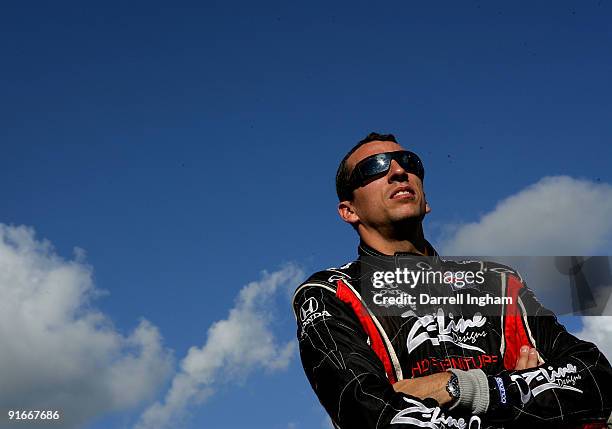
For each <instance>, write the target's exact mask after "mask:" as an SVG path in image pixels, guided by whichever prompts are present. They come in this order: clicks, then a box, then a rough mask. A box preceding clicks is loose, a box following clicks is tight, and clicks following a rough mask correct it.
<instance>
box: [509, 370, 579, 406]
mask: <svg viewBox="0 0 612 429" xmlns="http://www.w3.org/2000/svg"><path fill="white" fill-rule="evenodd" d="M510 378H511V379H512V381H515V382H516V381H518V380H519V379H521V378H523V379H524V380H525V382H527V388H526V389H525V388H522V387H521V383H516V385H517V386H518V387H519V391H520V393H521V402H523V404H526V403H527V402H528V401H529V400H530V399H531V396H532V395H533V396H534V397H535V396H538V395H539V394H540V393H542V392H545V391H547V390H550V389H563V390H572V391H574V392H578V393H582V390H580V389H577V388H576V387H574V386H575V385H576V381H578V380H581V379H582V377H581V376H580V374H578V371H577V370H576V367H575V366H574V365H572V364H571V363H568V364H567V365H566V366H562V367H559V368H557V370H556V371H554V370H553V367H552V366H549V367H548V370H547V369H546V368H538V369H536V370H534V371H529V372H525V373H523V374H513V375H511V376H510ZM534 381H535V382H536V383H537V382H542V381H544V383H542V384H539V385H537V386H531V383H532V382H534Z"/></svg>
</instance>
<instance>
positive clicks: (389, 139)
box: [336, 133, 430, 236]
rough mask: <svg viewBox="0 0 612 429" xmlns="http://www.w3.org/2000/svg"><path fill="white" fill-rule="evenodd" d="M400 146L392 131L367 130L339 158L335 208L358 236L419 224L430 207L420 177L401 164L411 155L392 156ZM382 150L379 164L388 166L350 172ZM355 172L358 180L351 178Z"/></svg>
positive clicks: (363, 164) (387, 231)
mask: <svg viewBox="0 0 612 429" xmlns="http://www.w3.org/2000/svg"><path fill="white" fill-rule="evenodd" d="M403 150H405V149H403V148H402V147H401V146H400V145H399V143H398V142H397V140H396V139H395V137H394V136H393V135H392V134H377V133H371V134H369V135H368V136H367V137H366V138H365V139H363V140H361V141H360V142H359V143H358V144H357V145H355V147H353V148H352V149H351V150H350V151H349V152H348V153H347V154H346V156H345V157H344V158H343V159H342V161H341V162H340V166H339V167H338V172H337V174H336V192H337V193H338V199H339V200H340V203H339V205H338V212H339V214H340V217H342V219H343V220H344V221H346V222H348V223H350V224H351V225H352V226H353V227H354V228H355V229H356V230H357V231H358V232H359V234H360V235H362V236H363V232H364V230H369V231H377V232H378V233H381V234H383V235H387V234H389V233H390V231H393V229H394V228H395V227H398V226H402V225H405V224H407V223H412V224H418V225H419V226H420V222H421V221H422V219H423V217H424V216H425V214H426V213H428V212H429V211H430V209H429V206H428V205H427V203H426V201H425V193H424V191H423V181H422V179H421V178H420V177H418V176H417V175H416V174H415V173H414V172H413V171H414V170H413V171H407V170H411V169H410V168H405V167H406V164H407V162H408V160H411V159H412V158H410V157H408V158H401V159H400V158H397V160H396V159H393V158H395V157H397V155H399V154H398V153H394V152H398V151H403ZM383 153H389V154H388V155H386V156H382V157H378V158H379V161H380V162H381V164H382V165H384V166H387V165H388V167H389V168H388V170H386V171H381V172H380V174H377V175H374V176H367V175H366V177H363V175H361V174H360V173H361V172H362V169H359V172H358V173H354V171H355V167H356V166H359V167H364V166H366V167H367V163H368V162H371V160H370V159H368V158H369V157H371V156H374V155H377V154H383ZM406 156H408V155H406ZM380 158H382V159H380ZM364 160H366V161H364ZM362 161H363V162H362ZM398 161H400V162H398ZM360 163H361V164H360ZM400 164H404V167H402V165H400ZM356 176H357V177H359V178H360V179H362V180H353V179H355V177H356Z"/></svg>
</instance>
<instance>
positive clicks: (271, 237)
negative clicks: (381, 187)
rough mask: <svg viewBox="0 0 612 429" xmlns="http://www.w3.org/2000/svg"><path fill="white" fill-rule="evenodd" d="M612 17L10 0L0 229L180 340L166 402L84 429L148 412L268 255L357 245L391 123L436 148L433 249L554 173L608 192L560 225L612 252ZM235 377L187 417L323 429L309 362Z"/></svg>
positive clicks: (396, 5)
mask: <svg viewBox="0 0 612 429" xmlns="http://www.w3.org/2000/svg"><path fill="white" fill-rule="evenodd" d="M611 13H612V3H611V2H610V1H607V0H600V1H597V2H596V1H593V2H582V3H577V2H568V1H557V2H540V3H538V4H536V5H534V4H533V3H532V2H526V1H524V2H513V4H509V3H507V2H478V1H466V2H428V3H425V2H420V3H417V2H400V1H392V2H385V3H384V4H375V3H373V2H338V3H334V4H327V2H326V3H323V2H308V3H300V4H295V3H286V2H265V3H261V2H258V3H253V2H237V1H233V2H223V3H222V2H205V3H200V2H193V3H189V2H181V3H174V4H173V5H172V6H170V5H169V4H167V3H161V2H146V3H145V2H130V3H129V4H126V3H124V2H122V3H120V2H105V3H104V4H97V5H91V6H84V4H83V3H81V2H61V3H53V4H51V3H43V2H40V3H39V4H32V3H30V4H28V5H27V6H24V5H21V4H17V3H14V4H10V5H8V4H7V5H5V6H4V8H3V12H2V14H1V16H0V32H1V33H2V37H1V38H0V40H1V41H0V44H1V46H2V52H3V55H2V67H1V69H0V76H1V77H2V79H0V94H1V98H2V101H3V102H2V103H1V104H0V124H1V126H0V148H1V150H2V153H1V154H2V156H0V194H1V195H2V196H3V198H2V204H1V205H0V222H1V223H3V224H5V225H14V226H17V225H26V226H28V227H31V228H33V229H34V230H35V231H36V240H43V239H47V240H49V241H50V242H51V243H52V244H53V246H54V248H55V250H54V251H50V250H45V252H46V253H45V255H47V256H48V255H51V254H54V253H53V252H55V254H57V255H60V256H61V257H62V258H64V259H65V260H66V261H70V260H73V258H74V256H73V249H74V247H78V248H80V249H83V250H84V251H85V253H86V256H85V257H84V259H80V260H79V261H81V262H79V263H82V264H85V265H86V266H89V267H90V268H91V269H92V282H93V284H94V285H95V289H96V290H100V291H105V293H104V294H101V295H100V296H96V297H93V298H92V299H91V300H89V301H87V300H84V301H83V302H82V303H81V304H82V306H81V304H79V307H78V308H79V309H80V311H85V310H83V308H85V309H92V308H93V309H96V310H98V311H100V312H101V313H102V314H104V315H105V317H106V318H107V320H108V321H110V322H112V329H113V330H114V331H115V332H117V333H118V335H123V336H129V333H130V332H132V331H133V330H134V329H135V328H136V327H137V326H138V324H139V322H140V320H141V318H144V319H146V320H147V321H149V322H150V323H151V324H152V325H153V326H155V327H156V328H157V329H158V331H159V333H160V335H161V337H163V347H164V349H165V350H172V351H173V358H172V364H171V369H170V372H169V373H168V375H167V378H164V377H161V378H160V380H165V381H163V382H162V381H160V382H159V384H158V385H156V386H157V387H156V388H151V389H150V392H152V393H151V394H150V395H149V396H147V395H144V394H143V398H144V397H145V396H147V398H146V399H143V400H142V401H141V402H139V403H138V404H135V405H133V406H130V407H129V408H128V409H125V410H120V411H116V410H115V411H109V412H99V413H96V412H93V411H92V415H93V416H94V417H92V419H91V420H88V422H87V423H86V424H85V426H83V427H86V428H89V429H97V428H106V427H109V426H110V427H131V426H132V425H133V424H134V423H135V422H136V421H137V420H138V417H139V415H140V414H141V412H142V411H143V410H144V409H146V408H147V407H148V406H149V405H150V404H151V403H152V402H153V401H154V400H160V401H161V400H163V398H164V397H165V394H166V392H167V390H168V387H169V383H170V381H169V380H170V378H171V377H172V375H173V374H174V372H175V371H179V365H180V362H181V361H182V359H183V358H184V357H185V356H186V355H187V353H188V350H189V348H190V347H192V346H195V347H202V345H203V344H205V342H206V340H207V332H208V329H209V328H210V327H211V326H212V325H213V324H214V323H215V322H216V321H219V320H223V319H225V318H227V317H228V312H229V310H230V309H231V308H233V307H234V303H235V299H236V297H237V295H238V294H239V291H240V290H241V288H243V286H245V285H246V284H248V283H249V282H253V281H263V280H262V275H261V272H262V271H263V270H267V271H268V272H275V271H278V270H281V269H282V268H283V267H286V266H287V265H286V264H289V263H294V264H297V265H298V266H299V267H301V269H302V270H303V271H304V272H306V273H308V272H312V271H314V270H316V269H320V268H325V267H328V266H332V265H338V264H341V263H343V262H346V261H348V260H351V259H352V258H353V256H354V254H355V246H356V238H355V236H354V233H353V232H352V230H351V229H350V228H349V227H347V226H345V225H344V224H342V223H341V221H340V220H339V219H338V217H337V215H336V213H335V204H336V197H335V193H334V187H333V178H334V174H335V169H336V167H337V164H338V162H339V160H340V159H341V158H342V156H343V155H344V153H345V152H346V151H347V150H348V149H349V148H350V147H351V146H352V145H353V144H354V143H356V142H357V141H358V140H360V139H361V138H362V137H363V136H365V135H366V134H367V133H368V132H370V131H380V132H392V133H394V134H395V135H396V136H397V137H398V139H399V141H400V142H401V143H402V144H403V145H404V146H405V147H407V148H409V149H411V150H414V151H415V152H417V153H419V154H420V155H421V156H422V158H423V161H424V164H425V168H426V181H425V187H426V192H427V195H428V200H429V202H430V203H431V205H432V207H433V211H432V213H431V214H430V215H429V217H428V218H427V220H426V224H425V228H426V231H427V233H428V235H429V237H430V238H431V240H432V241H433V242H434V244H437V245H439V246H442V247H444V246H450V245H449V244H448V243H449V242H453V240H454V238H453V237H456V236H455V235H453V234H455V233H456V232H457V230H458V228H461V227H462V225H465V224H469V223H474V224H479V223H482V220H483V216H484V215H486V214H490V213H495V210H496V207H497V205H498V203H500V201H503V200H505V199H506V198H508V197H511V196H516V195H523V196H525V195H526V194H524V192H526V191H525V189H529V188H528V187H529V186H531V185H534V184H536V183H540V181H541V180H542V179H543V178H544V177H547V176H568V177H569V178H571V179H568V180H570V182H555V183H557V185H559V183H561V184H563V183H569V185H568V186H567V187H566V188H563V187H561V189H574V188H573V186H574V185H576V186H577V188H576V189H582V188H580V186H582V185H580V184H586V185H585V186H589V187H590V188H589V189H591V188H592V189H595V190H596V191H597V192H601V193H600V194H597V195H603V198H604V201H602V200H601V199H598V198H595V197H594V199H587V200H584V201H582V200H580V203H581V204H582V203H584V204H585V206H584V207H583V208H584V210H582V208H581V211H579V213H577V214H575V216H577V217H570V218H567V219H569V220H568V221H564V222H559V223H558V224H555V225H558V229H556V230H555V231H557V232H558V235H559V236H561V237H566V236H569V237H573V235H572V234H579V233H581V232H582V230H581V228H582V227H583V226H582V225H581V222H580V223H578V224H576V223H574V222H572V220H574V219H587V221H586V222H585V223H590V224H591V225H593V224H594V225H597V226H598V228H599V229H595V230H594V232H593V231H590V232H589V233H591V234H595V235H596V236H599V237H603V239H602V241H601V242H597V243H595V242H592V241H588V240H587V242H586V243H582V244H580V245H577V246H576V247H572V243H574V240H573V239H567V240H566V241H563V240H561V241H563V243H562V244H561V245H560V246H562V248H563V251H567V252H570V253H572V250H573V249H576V250H574V252H575V253H580V252H581V251H585V252H590V253H588V254H610V252H611V250H612V245H611V244H610V243H611V241H610V221H609V220H607V221H606V220H605V219H604V220H601V219H599V218H598V219H599V220H596V221H593V222H589V221H588V219H590V216H592V215H594V214H596V212H599V211H600V210H602V213H608V212H607V211H606V210H607V208H606V209H605V210H603V209H601V207H600V206H598V204H601V205H602V206H605V207H609V205H610V202H611V201H612V199H607V197H608V196H609V195H610V193H609V192H608V188H607V186H609V184H610V183H612V172H611V170H610V168H609V163H610V159H611V150H610V141H611V140H612V120H610V119H611V117H612V101H611V100H612V85H610V76H611V75H612V56H611V55H610V46H611V42H612V28H611V27H610V25H609V22H610V14H611ZM545 185H546V184H545ZM559 186H560V185H559ZM559 186H556V187H554V186H553V188H554V189H555V190H558V189H559ZM538 189H540V188H538ZM549 189H552V188H548V187H546V186H544V187H543V188H542V189H540V191H541V192H542V195H544V200H547V197H546V195H548V194H546V192H547V190H549ZM540 191H538V192H540ZM522 192H523V194H521V193H522ZM562 192H563V191H561V193H562ZM532 194H533V193H532ZM532 194H528V195H527V196H529V195H532ZM533 195H541V194H537V193H536V194H533ZM555 195H557V194H555ZM570 195H571V194H570ZM550 198H551V199H552V198H553V197H550ZM570 199H571V196H570ZM530 201H531V200H530ZM536 201H540V200H536ZM547 201H548V200H547ZM587 204H591V206H587ZM563 207H564V206H563ZM521 213H523V212H521ZM557 214H559V213H558V212H555V211H553V212H552V214H551V216H553V217H554V216H555V215H557ZM580 216H582V217H580ZM547 219H548V218H547V217H546V216H544V215H543V217H541V218H536V221H537V220H540V221H542V222H544V221H545V220H547ZM564 219H565V218H564ZM607 219H609V218H607ZM514 221H516V225H518V226H521V225H524V224H525V223H529V222H530V219H529V218H528V213H524V214H523V215H519V218H518V219H514V220H513V222H514ZM531 222H532V223H533V222H534V221H533V220H531ZM598 222H599V223H598ZM518 226H517V227H518ZM570 230H571V231H570ZM449 234H450V238H449ZM587 236H588V237H591V235H587ZM536 239H537V237H536ZM501 241H502V242H503V240H501ZM541 241H542V242H543V243H544V244H542V245H539V247H537V246H536V248H538V249H545V250H543V251H544V252H546V249H550V250H548V253H547V254H555V253H556V250H557V249H559V248H558V247H554V246H550V245H549V247H546V241H545V240H541ZM445 243H446V244H445ZM530 244H531V243H529V244H527V243H525V244H524V246H526V247H529V245H530ZM461 246H463V247H461ZM461 246H459V248H460V249H462V250H464V251H466V249H467V250H470V248H469V246H468V247H467V248H466V247H465V245H464V244H461ZM563 246H565V247H563ZM449 248H457V247H453V246H450V247H449ZM480 249H482V248H480ZM504 249H510V250H509V252H512V251H514V252H515V253H514V254H519V253H520V252H521V250H520V248H516V247H512V246H510V247H507V248H504V247H503V246H502V247H501V248H500V253H504ZM479 252H480V250H479V248H475V249H474V251H473V252H467V253H472V254H474V253H479ZM525 253H526V254H529V253H530V251H529V249H525ZM287 287H288V286H287ZM273 302H274V306H273V307H272V309H271V313H272V314H274V319H273V321H272V322H271V323H270V325H269V328H270V329H271V331H272V332H273V333H274V338H276V339H277V340H278V341H279V343H280V344H284V343H286V342H288V341H291V340H292V338H293V335H294V331H295V328H294V325H293V321H292V315H291V314H290V311H289V305H288V303H289V298H288V292H287V293H280V294H278V296H276V298H274V299H273ZM226 377H228V378H229V377H233V375H232V374H227V375H226ZM216 389H217V390H216V392H215V393H214V394H211V395H210V397H208V399H207V400H205V401H204V402H202V403H201V404H199V405H197V406H195V407H191V408H190V412H191V415H190V416H189V417H188V418H186V419H185V420H184V422H183V423H181V425H182V426H180V427H184V428H196V427H206V428H219V429H231V428H234V427H236V428H237V427H244V426H245V425H246V424H248V425H249V426H250V427H255V428H288V427H289V428H291V427H295V428H307V427H308V428H316V427H323V425H324V423H323V421H324V415H323V412H322V411H321V410H320V409H319V408H318V405H317V402H316V399H315V398H314V395H313V394H312V392H311V391H310V387H309V386H308V385H307V382H306V380H305V378H304V376H303V374H302V370H301V367H300V364H299V359H298V358H297V357H296V356H295V355H293V358H292V359H290V360H289V363H288V366H287V367H286V369H279V370H274V371H268V372H266V371H260V370H259V369H258V368H255V369H253V371H251V372H249V374H247V375H244V379H243V380H242V381H238V382H236V383H232V382H224V383H220V384H219V385H216ZM101 402H103V400H101ZM101 409H104V407H101ZM238 409H239V410H240V412H236V410H238ZM291 425H293V426H291Z"/></svg>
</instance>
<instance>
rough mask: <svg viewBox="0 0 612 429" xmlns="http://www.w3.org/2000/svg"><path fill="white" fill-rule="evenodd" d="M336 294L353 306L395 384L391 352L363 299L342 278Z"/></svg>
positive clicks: (371, 343)
mask: <svg viewBox="0 0 612 429" xmlns="http://www.w3.org/2000/svg"><path fill="white" fill-rule="evenodd" d="M336 296H337V297H338V298H339V299H340V300H341V301H342V302H345V303H347V304H348V305H350V306H351V308H352V309H353V311H354V312H355V314H356V315H357V318H358V319H359V322H361V326H362V327H363V329H364V331H365V332H366V334H368V337H370V346H371V347H372V350H374V353H376V356H378V358H379V359H380V360H381V362H382V363H383V366H384V367H385V372H386V373H387V378H388V379H389V381H390V382H391V383H392V384H393V383H395V382H396V381H397V380H396V379H395V372H394V371H393V365H391V359H390V358H389V353H388V352H387V348H386V347H385V344H384V342H383V340H382V337H381V336H380V332H378V329H376V325H375V324H374V321H373V320H372V317H371V316H370V313H368V310H367V308H366V307H365V306H364V305H363V303H362V302H361V300H360V299H359V298H357V295H355V293H354V292H353V291H352V290H351V288H350V287H348V286H347V285H346V284H345V283H344V282H343V281H342V280H338V287H337V288H336Z"/></svg>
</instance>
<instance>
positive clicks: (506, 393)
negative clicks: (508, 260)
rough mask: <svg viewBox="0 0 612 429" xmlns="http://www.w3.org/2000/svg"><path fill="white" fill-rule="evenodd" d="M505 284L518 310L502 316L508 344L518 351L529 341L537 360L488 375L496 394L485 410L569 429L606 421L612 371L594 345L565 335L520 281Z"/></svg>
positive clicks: (492, 415)
mask: <svg viewBox="0 0 612 429" xmlns="http://www.w3.org/2000/svg"><path fill="white" fill-rule="evenodd" d="M508 282H509V284H510V283H511V282H515V283H516V285H517V286H516V289H517V293H516V294H515V297H516V300H517V303H516V314H507V315H506V319H505V324H506V330H507V332H505V339H506V346H507V347H508V346H509V345H511V344H512V342H514V343H515V346H517V347H515V350H518V346H520V345H522V344H527V343H528V344H530V345H531V346H532V347H535V348H536V349H537V350H538V353H539V354H540V358H541V360H540V364H539V365H538V367H537V368H530V369H525V370H520V371H515V370H507V371H503V372H502V373H500V374H498V375H496V376H489V386H490V389H491V392H490V393H491V395H495V398H494V400H493V401H491V403H492V404H497V406H494V407H492V408H490V409H489V412H488V417H489V418H490V419H491V420H493V421H495V420H498V421H499V420H506V421H508V420H516V423H527V422H532V423H536V422H539V423H546V422H548V423H554V424H556V425H558V424H566V423H569V424H573V425H574V426H573V427H576V426H575V424H579V423H587V422H589V423H592V422H605V421H606V420H607V419H608V417H609V416H610V411H611V409H612V369H611V367H610V364H609V362H608V360H607V359H606V357H605V356H604V355H603V354H602V353H601V352H600V351H599V349H598V348H597V347H596V346H595V345H594V344H592V343H589V342H586V341H582V340H580V339H578V338H576V337H575V336H573V335H571V334H570V333H568V332H567V330H566V329H565V328H564V327H563V326H562V325H561V324H560V323H559V322H558V321H557V318H556V316H555V315H554V314H553V313H552V312H551V311H550V310H548V309H546V308H544V307H543V306H542V305H541V304H540V303H539V302H538V301H537V299H536V298H535V295H534V294H533V292H532V291H531V290H530V289H528V288H527V287H526V286H525V285H524V283H522V281H520V279H518V278H516V277H512V276H510V277H509V279H508ZM510 286H512V285H511V284H510ZM521 337H522V338H521ZM525 341H527V342H525ZM508 357H509V358H510V359H508V363H507V364H506V365H505V367H506V368H509V367H510V368H511V366H510V364H511V363H512V362H515V361H516V360H515V356H514V355H512V354H510V355H508V351H506V358H508ZM511 399H513V400H511ZM604 427H605V426H604Z"/></svg>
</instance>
